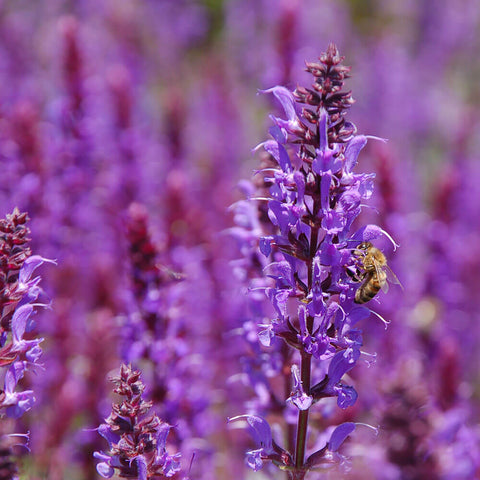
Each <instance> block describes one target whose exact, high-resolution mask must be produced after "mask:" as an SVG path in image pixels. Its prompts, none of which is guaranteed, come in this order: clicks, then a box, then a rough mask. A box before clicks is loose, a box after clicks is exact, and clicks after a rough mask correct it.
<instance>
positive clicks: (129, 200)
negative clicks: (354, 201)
mask: <svg viewBox="0 0 480 480" xmlns="http://www.w3.org/2000/svg"><path fill="white" fill-rule="evenodd" d="M479 32H480V3H479V2H478V1H477V0H443V1H434V0H421V1H418V0H416V1H414V0H407V1H403V2H396V1H384V0H350V1H348V0H321V1H319V0H203V1H202V0H197V1H194V0H143V1H133V0H132V1H130V0H95V1H92V0H77V1H60V0H58V1H57V0H49V1H48V2H31V1H28V0H25V1H23V0H16V1H2V2H0V161H1V175H0V209H1V214H2V216H4V215H5V214H7V213H10V212H11V211H12V209H13V208H14V207H15V206H18V207H19V208H20V210H21V211H27V212H28V213H29V216H30V218H31V221H30V228H31V238H32V250H33V252H34V253H36V254H40V255H42V256H44V257H47V258H52V259H56V261H57V263H58V266H56V267H53V266H51V265H49V266H44V267H42V271H41V275H42V278H43V281H42V284H43V287H44V289H45V290H46V292H47V293H48V295H49V296H50V298H51V299H52V309H51V310H49V311H45V312H43V313H41V315H39V325H38V331H39V333H40V335H41V336H42V337H44V338H45V341H44V343H43V347H44V357H43V364H44V371H38V372H37V373H36V375H30V376H28V377H27V378H26V379H25V381H26V382H27V383H28V385H29V386H30V388H32V389H33V390H34V391H35V394H36V398H37V403H36V405H35V406H34V408H33V409H32V410H31V411H30V412H27V414H25V415H24V417H23V418H22V419H21V422H19V424H18V425H16V426H15V428H14V430H15V431H22V432H24V431H27V430H29V431H30V432H31V453H29V454H28V455H25V456H24V458H23V459H22V460H21V467H20V469H21V472H22V475H21V478H30V479H37V478H38V479H40V478H48V479H51V480H57V479H63V478H69V479H72V480H75V479H87V478H88V479H91V478H97V477H98V474H97V473H96V471H95V461H94V459H93V458H92V452H93V451H94V450H101V449H105V448H106V445H104V443H106V442H104V440H103V439H102V438H101V437H100V436H99V435H98V434H97V433H96V432H92V431H91V430H88V429H94V428H96V427H97V426H98V425H99V424H100V423H101V422H102V421H103V419H104V418H105V417H106V416H108V414H109V411H110V408H111V403H112V397H111V394H110V392H111V385H110V384H109V382H108V376H109V375H111V374H112V372H116V371H117V370H118V368H119V365H120V363H121V361H131V362H133V364H134V365H135V366H136V367H141V368H142V370H143V372H144V381H145V383H147V385H150V386H149V392H148V393H149V395H150V398H152V399H153V400H154V404H155V410H156V411H157V413H158V414H159V416H160V417H162V418H164V419H165V420H167V421H169V422H170V423H172V424H175V425H176V428H175V431H174V432H173V433H172V434H171V438H170V440H171V447H170V448H171V449H172V451H175V450H176V449H178V450H179V451H182V454H183V458H184V461H185V462H186V463H185V464H186V465H187V467H188V464H189V463H190V460H191V455H192V453H191V452H193V451H195V452H197V453H196V454H195V458H194V461H193V463H192V467H191V469H192V470H191V478H205V479H212V478H219V479H228V478H232V477H231V472H232V471H235V478H237V479H241V478H280V477H278V473H277V474H276V475H277V476H276V477H269V472H268V470H265V471H263V473H259V474H256V475H254V474H253V473H251V472H249V471H248V469H247V468H246V467H245V466H244V463H243V452H244V450H245V449H246V448H248V447H252V445H251V443H250V440H249V438H248V436H247V435H244V434H243V433H242V432H237V431H235V432H232V431H231V430H229V429H228V428H227V426H226V417H227V416H233V415H237V414H241V413H244V412H245V411H246V406H245V405H248V402H249V399H251V398H253V397H254V396H255V394H257V395H258V394H259V392H258V391H256V392H254V391H253V389H252V388H251V387H248V386H247V385H245V384H244V383H243V382H242V372H243V371H244V370H245V365H246V364H247V363H248V362H245V361H244V360H242V359H241V358H242V355H244V354H245V352H247V353H252V352H251V351H250V350H249V347H248V346H247V347H246V346H245V342H244V341H243V340H242V337H243V336H245V334H243V335H239V334H238V330H239V329H243V331H245V328H246V327H245V324H246V322H247V325H248V321H249V318H250V317H249V311H250V310H249V309H250V308H251V307H249V305H248V302H247V300H246V297H245V296H244V295H243V294H244V292H245V289H246V279H245V278H242V275H240V274H235V272H234V268H233V267H232V261H234V260H235V259H238V258H239V257H240V256H241V252H239V250H238V248H237V244H236V242H235V241H233V239H232V238H231V237H230V236H229V234H228V232H229V229H231V228H232V227H233V225H234V221H235V219H234V215H233V214H232V210H231V209H229V206H230V205H232V204H233V203H234V202H235V201H238V200H239V199H241V198H242V191H241V189H239V188H238V187H237V185H238V183H239V182H240V181H241V180H242V179H244V178H247V179H250V178H251V176H252V173H253V170H254V169H255V168H258V165H259V160H258V154H257V155H253V154H252V152H251V150H252V148H254V147H255V146H256V145H257V144H258V143H260V142H262V141H263V140H264V139H265V138H266V137H267V131H268V127H269V126H270V125H271V121H270V120H269V118H268V115H269V113H270V112H272V111H276V112H278V108H279V107H278V105H275V104H274V102H273V100H272V99H271V98H270V97H269V96H266V95H257V92H258V90H259V89H266V88H269V87H272V86H274V85H278V84H281V85H285V86H287V87H289V88H295V86H296V85H297V84H300V85H302V84H304V85H306V86H308V85H309V83H310V79H309V78H308V76H307V75H306V74H305V72H304V62H305V60H307V61H312V60H316V59H317V57H318V56H319V55H320V53H321V52H323V51H325V49H326V47H327V45H328V43H329V42H334V43H335V44H336V45H337V46H338V48H339V50H340V53H341V54H342V55H344V56H345V57H346V59H345V64H346V65H349V66H351V67H352V78H351V79H350V80H349V83H348V85H347V88H350V89H352V91H353V96H354V98H355V99H356V103H355V104H354V105H353V107H352V109H351V116H350V120H351V121H353V122H354V123H355V124H356V125H357V128H358V131H359V132H360V133H363V134H367V135H374V136H378V137H382V138H385V139H388V142H387V143H382V142H375V141H373V140H372V141H370V142H369V143H368V146H367V148H366V149H365V151H364V152H362V155H361V156H360V163H359V166H358V170H359V171H365V172H375V173H376V184H375V186H376V191H375V194H374V197H373V201H372V206H373V207H374V208H365V209H364V213H362V216H363V218H362V221H365V222H374V223H377V224H379V225H380V226H382V228H384V229H386V230H387V231H388V232H389V233H390V234H391V235H392V236H393V238H394V239H395V240H396V241H397V243H399V244H400V248H399V249H398V250H397V251H396V252H392V251H391V248H390V249H389V247H388V245H385V246H382V247H384V248H385V252H386V254H387V256H388V258H389V259H391V260H389V264H390V265H391V267H392V269H393V270H394V272H395V273H396V275H397V276H398V277H399V279H400V281H401V282H402V284H403V287H404V289H403V290H401V289H400V288H398V287H393V286H392V288H391V290H390V292H389V294H388V296H384V297H382V299H381V302H380V303H379V305H378V308H377V311H378V313H379V314H381V315H382V316H383V317H384V318H385V319H387V320H388V321H389V322H390V325H389V327H388V329H387V330H385V328H384V325H383V323H382V322H381V321H379V320H377V319H376V318H370V319H369V320H368V322H367V323H365V325H362V329H363V330H364V334H365V335H364V349H365V351H367V352H369V353H371V354H373V353H376V363H375V364H374V365H373V366H371V367H370V366H369V364H367V362H364V363H363V365H362V366H361V367H359V368H357V371H355V373H352V377H353V378H352V381H353V382H354V383H355V388H356V389H357V391H358V392H359V400H358V402H357V404H356V405H355V407H352V408H351V409H349V410H347V411H342V412H340V413H338V412H336V413H335V412H330V413H328V412H326V413H325V414H324V415H323V420H322V422H320V424H319V425H318V427H319V428H324V427H325V426H327V425H331V424H336V423H340V422H341V421H346V420H354V421H365V422H367V423H370V424H372V425H375V426H376V425H381V426H382V429H381V432H380V434H379V436H378V437H376V438H374V436H373V435H372V434H371V432H366V433H362V432H359V433H358V432H357V433H356V434H355V435H353V436H352V439H350V440H349V442H347V444H346V448H347V449H348V450H349V452H350V455H351V456H352V470H351V472H350V473H349V474H345V475H346V478H354V479H360V478H375V479H382V480H383V479H426V478H428V479H437V478H438V479H466V480H467V479H473V478H478V477H476V475H480V474H479V473H478V472H479V470H478V468H479V465H480V452H479V446H478V445H479V443H478V440H479V435H480V432H479V427H478V421H479V414H480V409H479V401H480V373H479V369H478V365H479V364H480V349H479V348H478V346H479V341H480V313H479V308H478V305H479V304H478V298H477V295H478V292H479V291H480V274H479V272H480V163H479V160H480V158H479V153H478V152H479V151H480V136H479V134H478V131H479V127H480V83H479V81H478V79H479V77H480V35H479ZM145 249H146V250H145ZM139 252H141V253H142V255H143V256H142V255H140V254H139ZM146 252H147V253H146ZM159 265H160V267H159ZM159 272H161V273H160V274H159ZM177 274H178V275H177ZM152 278H153V280H152ZM152 285H154V286H153V287H152ZM159 325H162V328H161V329H160V328H159ZM165 332H166V333H165ZM172 339H173V340H174V341H172ZM9 428H10V427H9ZM4 433H5V432H4ZM7 433H8V432H7ZM365 445H368V448H367V447H366V446H365ZM249 475H250V476H251V477H250V476H249Z"/></svg>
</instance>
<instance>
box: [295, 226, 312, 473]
mask: <svg viewBox="0 0 480 480" xmlns="http://www.w3.org/2000/svg"><path fill="white" fill-rule="evenodd" d="M317 242H318V227H312V232H311V236H310V255H309V257H310V258H309V262H308V291H309V293H310V292H311V291H312V288H313V259H314V257H315V254H316V253H317ZM307 330H308V332H309V333H310V334H311V333H313V332H312V330H313V317H311V316H308V317H307ZM311 368H312V356H311V355H310V354H308V353H305V352H302V362H301V365H300V371H301V380H302V385H303V389H304V390H305V393H307V395H309V394H310V382H311V379H310V377H311ZM308 413H309V410H308V409H307V410H300V411H299V412H298V425H297V443H296V449H295V467H296V469H297V474H299V475H300V477H298V479H299V480H301V479H302V478H303V477H304V475H305V474H304V473H303V474H302V471H303V468H304V462H305V450H306V443H307V428H308Z"/></svg>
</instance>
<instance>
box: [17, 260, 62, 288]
mask: <svg viewBox="0 0 480 480" xmlns="http://www.w3.org/2000/svg"><path fill="white" fill-rule="evenodd" d="M45 262H48V263H53V264H55V265H56V262H55V260H50V259H48V258H43V257H41V256H40V255H32V256H31V257H28V258H27V259H26V260H25V262H24V263H23V266H22V269H21V270H20V275H19V280H20V283H26V282H28V281H29V280H30V277H31V276H32V273H33V272H34V270H35V269H36V268H38V267H39V266H40V265H42V263H45Z"/></svg>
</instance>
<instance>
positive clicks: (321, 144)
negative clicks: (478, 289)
mask: <svg viewBox="0 0 480 480" xmlns="http://www.w3.org/2000/svg"><path fill="white" fill-rule="evenodd" d="M342 60H343V58H342V57H341V56H340V55H339V53H338V50H337V48H336V47H335V46H334V45H333V44H330V45H329V47H328V49H327V51H326V52H325V53H323V54H322V55H321V56H320V58H319V62H312V63H307V64H306V67H307V68H306V70H307V71H308V72H309V73H311V74H312V76H313V78H314V81H313V84H312V86H311V87H310V88H305V87H297V88H296V90H295V91H294V92H291V91H290V90H288V89H287V88H285V87H278V86H277V87H273V88H271V89H268V90H265V91H264V93H273V95H274V96H275V97H276V98H277V100H279V102H280V103H281V105H282V107H283V110H284V112H285V116H286V118H279V117H275V116H272V117H271V118H272V120H273V121H274V124H275V125H274V126H273V127H272V128H271V129H270V135H271V137H272V138H271V139H270V140H267V141H265V142H263V143H262V144H261V145H260V146H259V147H263V149H264V150H265V151H266V153H267V154H268V155H269V157H270V158H269V162H268V163H269V165H268V167H267V168H264V169H263V170H261V171H260V172H261V173H262V174H263V181H264V188H263V190H261V191H259V193H258V196H257V197H253V196H252V197H251V200H252V201H253V200H255V201H263V200H265V198H267V199H268V219H269V221H270V222H271V224H272V225H273V229H272V228H271V227H270V228H268V227H267V228H265V229H264V230H265V231H266V232H268V234H267V235H264V236H263V237H261V238H260V250H261V252H262V253H263V254H264V255H265V256H266V257H267V258H268V259H269V260H270V263H269V264H268V265H267V266H266V267H265V268H264V271H265V272H266V273H267V276H268V277H269V278H270V279H272V281H273V285H272V284H270V285H269V286H267V287H265V293H266V295H267V297H268V298H269V299H270V301H271V303H272V306H273V308H274V311H275V315H276V316H275V318H273V319H272V321H271V323H270V324H269V325H261V327H262V328H264V329H263V330H262V331H261V332H259V337H260V340H261V342H262V344H263V345H265V346H267V347H268V346H272V347H274V345H275V342H274V339H275V337H276V338H279V339H282V340H284V341H285V342H286V344H287V345H288V346H289V348H290V349H293V352H292V355H290V356H289V357H287V358H290V362H291V364H290V370H291V372H292V375H293V377H294V380H293V383H292V385H293V387H292V392H291V395H290V397H289V398H288V399H287V401H288V403H291V404H293V405H294V406H295V407H297V408H298V413H297V431H296V440H295V446H294V448H293V449H292V451H291V453H290V452H289V451H288V450H284V449H282V447H280V446H279V445H277V444H276V443H275V441H274V440H273V438H272V437H271V429H270V428H269V427H268V421H267V419H265V418H263V417H261V416H257V415H247V416H240V417H235V419H232V420H245V419H247V423H248V424H249V425H250V427H252V428H253V429H254V431H255V435H256V437H257V441H258V442H259V443H260V447H261V448H260V449H258V450H252V451H250V452H248V453H247V463H248V464H249V465H250V466H251V467H252V468H253V469H254V470H258V469H259V468H261V467H262V465H263V463H264V462H265V461H268V460H270V461H272V462H273V463H274V464H276V465H277V466H279V467H280V468H281V469H282V470H286V471H287V473H288V476H289V479H291V480H303V479H304V478H305V476H306V474H307V472H309V471H310V470H319V469H325V468H329V467H331V466H332V465H333V464H343V463H346V460H345V458H344V457H343V456H342V455H341V454H340V453H339V452H338V449H339V448H340V446H341V444H342V443H343V441H344V440H345V439H346V438H347V437H348V435H350V434H351V433H352V432H353V431H354V429H355V424H352V423H345V424H342V425H340V426H338V427H337V428H335V429H334V430H333V432H332V434H331V436H330V438H329V440H328V441H327V442H326V443H323V444H322V445H319V446H320V449H318V450H316V451H313V453H311V454H310V455H309V456H308V457H307V453H308V450H309V448H310V443H312V444H313V445H315V446H316V444H318V442H320V441H321V437H320V435H319V432H316V433H317V436H316V437H315V435H311V433H312V432H309V417H310V414H311V410H312V409H313V408H315V409H317V408H318V406H317V405H316V404H317V403H319V402H320V400H322V399H324V398H328V397H333V398H336V400H337V405H338V406H339V407H340V408H342V409H345V408H347V407H349V406H351V405H353V404H354V403H355V401H356V399H357V393H356V391H355V389H354V388H353V386H350V385H346V384H344V383H343V382H342V377H343V376H344V375H345V374H346V373H347V372H348V371H350V370H351V369H352V368H353V367H354V366H355V364H356V363H357V361H358V359H359V358H360V354H361V353H360V347H361V345H362V335H361V331H360V330H359V329H358V328H357V326H356V325H357V323H358V322H359V321H360V320H363V319H366V318H367V317H368V316H369V314H370V310H369V308H368V307H367V306H365V303H366V302H367V301H369V300H370V299H371V298H373V297H374V296H375V295H376V293H378V290H379V289H380V288H378V289H377V288H376V285H377V283H380V282H383V281H384V280H385V277H386V275H383V274H382V275H381V276H378V275H377V274H375V273H369V272H372V270H370V271H369V270H368V268H371V267H370V264H371V262H372V260H366V259H367V258H370V257H371V254H370V253H369V252H370V250H369V248H370V247H369V246H372V244H371V243H370V242H371V241H372V240H375V239H377V238H378V237H381V236H384V237H386V238H387V239H389V240H391V237H390V236H389V235H388V234H387V233H386V232H385V231H383V230H382V229H381V228H379V227H378V226H376V225H365V226H363V227H361V228H360V229H358V230H356V231H355V230H353V228H352V225H353V222H354V220H355V219H356V217H357V216H358V215H359V213H360V211H361V208H362V204H363V203H362V202H363V201H364V200H367V199H368V198H370V196H371V194H372V191H373V181H372V180H373V177H374V175H373V174H356V173H355V172H354V168H355V167H356V164H357V159H358V155H359V153H360V151H361V150H362V148H363V147H364V146H365V145H366V143H367V140H368V138H367V137H366V136H363V135H356V127H355V126H354V125H353V124H352V123H350V122H349V121H347V119H346V114H347V112H348V109H349V108H350V106H351V105H352V104H353V99H352V96H351V93H350V92H348V91H343V85H344V81H345V79H347V78H348V77H349V72H350V68H349V67H345V66H344V65H343V64H342ZM266 189H268V190H267V191H268V193H267V195H266V194H265V190H266ZM360 245H362V246H363V247H362V248H359V246H360ZM394 246H395V244H394ZM372 248H373V246H372ZM368 255H370V257H367V256H368ZM382 258H383V254H382ZM376 275H377V276H376ZM366 282H371V283H375V282H376V283H375V285H373V286H371V288H370V289H369V293H370V296H369V297H368V299H361V300H362V301H359V295H356V292H357V290H358V289H359V288H360V287H361V286H363V287H365V283H366ZM372 291H373V293H372ZM274 348H275V347H274ZM276 348H278V345H277V347H276ZM272 353H273V352H272ZM298 365H299V366H298ZM267 413H268V412H267ZM284 413H285V415H287V411H286V410H285V411H284ZM286 423H287V424H288V420H287V421H286ZM288 428H289V427H287V429H288ZM312 438H313V439H315V438H317V440H313V441H312ZM307 439H308V443H307ZM289 448H291V446H289Z"/></svg>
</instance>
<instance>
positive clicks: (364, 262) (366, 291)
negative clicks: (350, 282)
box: [354, 242, 401, 303]
mask: <svg viewBox="0 0 480 480" xmlns="http://www.w3.org/2000/svg"><path fill="white" fill-rule="evenodd" d="M354 254H355V255H357V256H358V257H359V260H360V270H362V272H361V274H360V280H362V281H363V283H362V285H360V287H359V288H358V289H357V291H356V292H355V303H367V302H369V301H370V300H371V299H372V298H374V297H375V295H377V293H378V292H379V291H380V290H382V291H383V292H385V293H386V292H388V281H390V282H391V283H396V284H398V285H400V286H401V283H400V281H399V280H398V278H397V277H396V275H395V274H394V273H393V272H392V270H391V269H390V267H389V266H388V265H387V258H386V257H385V255H384V254H383V252H382V251H381V250H379V249H378V248H376V247H374V246H373V245H372V244H371V243H370V242H362V243H361V244H360V245H358V247H357V248H356V250H355V251H354Z"/></svg>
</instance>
